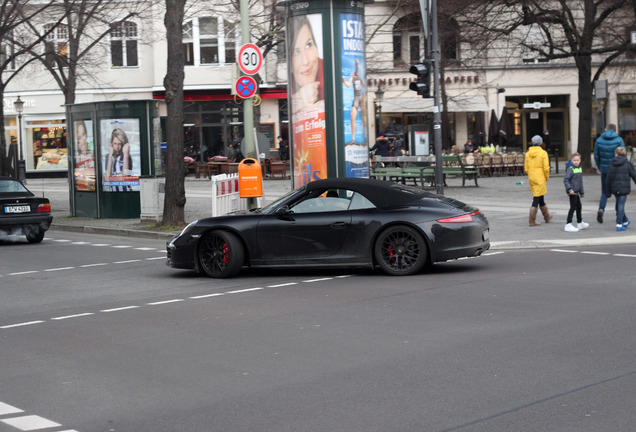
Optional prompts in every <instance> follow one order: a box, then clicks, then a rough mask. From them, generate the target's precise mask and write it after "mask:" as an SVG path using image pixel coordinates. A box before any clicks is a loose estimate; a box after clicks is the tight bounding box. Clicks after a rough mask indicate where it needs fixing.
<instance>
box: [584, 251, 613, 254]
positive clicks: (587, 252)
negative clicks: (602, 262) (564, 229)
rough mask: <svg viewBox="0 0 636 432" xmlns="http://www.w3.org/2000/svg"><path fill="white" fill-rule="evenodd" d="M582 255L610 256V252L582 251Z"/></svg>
mask: <svg viewBox="0 0 636 432" xmlns="http://www.w3.org/2000/svg"><path fill="white" fill-rule="evenodd" d="M581 253H582V254H586V255H610V253H609V252H594V251H581Z"/></svg>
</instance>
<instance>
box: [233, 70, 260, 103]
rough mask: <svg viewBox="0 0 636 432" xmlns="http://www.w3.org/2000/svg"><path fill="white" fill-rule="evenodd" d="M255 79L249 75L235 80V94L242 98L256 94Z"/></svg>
mask: <svg viewBox="0 0 636 432" xmlns="http://www.w3.org/2000/svg"><path fill="white" fill-rule="evenodd" d="M257 88H258V87H257V85H256V80H255V79H254V78H252V77H251V76H244V77H240V78H239V79H237V80H236V84H235V85H234V89H235V90H236V94H237V95H238V96H239V97H242V98H243V99H247V98H251V97H252V96H254V95H255V94H256V90H257Z"/></svg>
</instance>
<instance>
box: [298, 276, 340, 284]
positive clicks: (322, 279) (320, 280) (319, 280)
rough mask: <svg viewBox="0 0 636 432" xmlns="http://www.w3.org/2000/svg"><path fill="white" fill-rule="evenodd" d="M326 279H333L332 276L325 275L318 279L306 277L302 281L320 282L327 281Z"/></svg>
mask: <svg viewBox="0 0 636 432" xmlns="http://www.w3.org/2000/svg"><path fill="white" fill-rule="evenodd" d="M328 280H333V278H332V277H325V278H320V279H307V280H304V281H303V282H304V283H312V282H322V281H328Z"/></svg>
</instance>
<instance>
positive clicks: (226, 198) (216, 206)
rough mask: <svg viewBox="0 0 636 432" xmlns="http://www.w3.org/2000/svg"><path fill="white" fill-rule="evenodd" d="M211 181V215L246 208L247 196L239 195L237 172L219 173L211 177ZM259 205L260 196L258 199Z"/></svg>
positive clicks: (219, 214) (259, 203)
mask: <svg viewBox="0 0 636 432" xmlns="http://www.w3.org/2000/svg"><path fill="white" fill-rule="evenodd" d="M211 181H212V216H213V217H214V216H223V215H226V214H228V213H231V212H234V211H238V210H247V209H248V208H249V207H248V205H247V198H241V197H240V195H239V176H238V174H229V175H228V174H221V175H216V176H212V177H211ZM257 202H258V206H260V205H261V198H259V199H258V201H257Z"/></svg>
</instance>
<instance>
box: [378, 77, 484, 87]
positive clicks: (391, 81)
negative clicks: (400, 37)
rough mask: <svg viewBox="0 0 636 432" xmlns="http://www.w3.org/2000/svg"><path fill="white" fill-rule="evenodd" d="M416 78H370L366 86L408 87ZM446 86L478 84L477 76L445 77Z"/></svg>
mask: <svg viewBox="0 0 636 432" xmlns="http://www.w3.org/2000/svg"><path fill="white" fill-rule="evenodd" d="M416 80H417V78H415V77H414V78H411V77H399V76H398V77H392V78H372V79H369V80H367V85H368V86H369V87H377V86H378V85H380V86H382V87H398V86H399V87H408V86H409V85H410V84H411V82H414V81H416ZM444 82H445V83H446V85H450V84H473V85H478V84H479V75H460V76H455V77H446V80H445V81H444Z"/></svg>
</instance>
